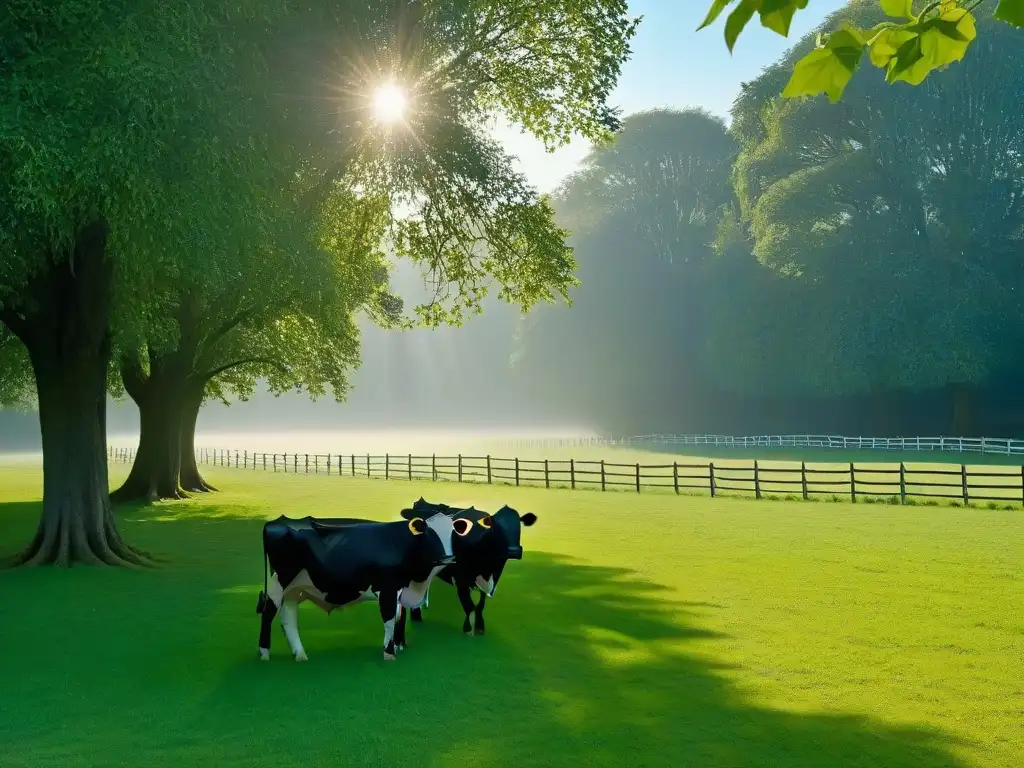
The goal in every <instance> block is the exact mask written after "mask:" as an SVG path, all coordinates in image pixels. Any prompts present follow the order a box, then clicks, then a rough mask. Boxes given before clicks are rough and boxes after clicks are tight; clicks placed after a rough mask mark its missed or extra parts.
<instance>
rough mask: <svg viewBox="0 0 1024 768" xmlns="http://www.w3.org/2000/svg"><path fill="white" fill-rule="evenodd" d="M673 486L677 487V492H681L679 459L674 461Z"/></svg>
mask: <svg viewBox="0 0 1024 768" xmlns="http://www.w3.org/2000/svg"><path fill="white" fill-rule="evenodd" d="M672 487H673V488H674V489H675V492H676V493H677V494H678V493H679V462H678V461H673V462H672Z"/></svg>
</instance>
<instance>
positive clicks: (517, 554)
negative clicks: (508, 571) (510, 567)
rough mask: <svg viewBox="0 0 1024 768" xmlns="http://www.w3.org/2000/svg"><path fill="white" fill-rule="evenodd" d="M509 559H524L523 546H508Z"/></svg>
mask: <svg viewBox="0 0 1024 768" xmlns="http://www.w3.org/2000/svg"><path fill="white" fill-rule="evenodd" d="M508 559H509V560H522V559H523V548H522V547H509V548H508Z"/></svg>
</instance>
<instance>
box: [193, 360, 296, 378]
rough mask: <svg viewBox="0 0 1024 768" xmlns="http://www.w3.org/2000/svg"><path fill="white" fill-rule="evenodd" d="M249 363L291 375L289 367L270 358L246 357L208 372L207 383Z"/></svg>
mask: <svg viewBox="0 0 1024 768" xmlns="http://www.w3.org/2000/svg"><path fill="white" fill-rule="evenodd" d="M249 363H263V364H264V365H269V366H272V367H274V368H277V369H278V370H279V371H281V372H282V373H285V374H288V373H291V370H290V369H289V368H288V367H287V366H285V365H282V364H281V363H279V362H278V361H277V360H274V359H272V358H269V357H246V358H242V359H241V360H232V361H231V362H230V363H225V364H224V365H222V366H220V367H218V368H214V369H213V370H212V371H210V372H208V373H207V374H206V377H205V380H206V381H210V380H211V379H214V378H216V377H217V376H220V375H221V374H222V373H224V372H225V371H229V370H231V369H232V368H237V367H238V366H240V365H248V364H249Z"/></svg>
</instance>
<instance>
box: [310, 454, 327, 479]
mask: <svg viewBox="0 0 1024 768" xmlns="http://www.w3.org/2000/svg"><path fill="white" fill-rule="evenodd" d="M313 474H314V475H319V474H320V454H319V453H314V454H313ZM327 474H330V472H328V473H327Z"/></svg>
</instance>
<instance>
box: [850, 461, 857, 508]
mask: <svg viewBox="0 0 1024 768" xmlns="http://www.w3.org/2000/svg"><path fill="white" fill-rule="evenodd" d="M850 501H852V502H853V503H854V504H856V503H857V468H856V467H854V466H853V462H852V461H851V462H850Z"/></svg>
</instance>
